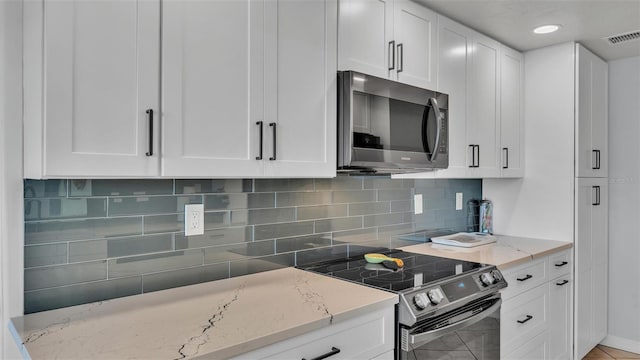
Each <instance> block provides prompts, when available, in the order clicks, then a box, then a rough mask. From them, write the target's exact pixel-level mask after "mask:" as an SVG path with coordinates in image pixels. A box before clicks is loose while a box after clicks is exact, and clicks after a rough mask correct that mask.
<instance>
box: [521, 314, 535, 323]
mask: <svg viewBox="0 0 640 360" xmlns="http://www.w3.org/2000/svg"><path fill="white" fill-rule="evenodd" d="M531 319H533V316H531V315H527V318H526V319H524V320H518V323H520V324H524V323H526V322H527V321H529V320H531Z"/></svg>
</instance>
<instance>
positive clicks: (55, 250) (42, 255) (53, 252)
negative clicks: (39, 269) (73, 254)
mask: <svg viewBox="0 0 640 360" xmlns="http://www.w3.org/2000/svg"><path fill="white" fill-rule="evenodd" d="M66 263H67V244H66V243H57V244H45V245H33V246H25V247H24V267H26V268H30V267H36V266H48V265H58V264H66Z"/></svg>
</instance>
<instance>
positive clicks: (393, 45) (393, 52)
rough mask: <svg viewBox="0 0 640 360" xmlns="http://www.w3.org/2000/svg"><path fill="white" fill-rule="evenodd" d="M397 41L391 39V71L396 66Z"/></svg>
mask: <svg viewBox="0 0 640 360" xmlns="http://www.w3.org/2000/svg"><path fill="white" fill-rule="evenodd" d="M395 47H396V42H395V40H392V41H389V54H388V55H389V63H390V65H389V71H391V70H393V69H395V68H396V49H395Z"/></svg>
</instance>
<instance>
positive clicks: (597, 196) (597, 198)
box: [591, 186, 600, 206]
mask: <svg viewBox="0 0 640 360" xmlns="http://www.w3.org/2000/svg"><path fill="white" fill-rule="evenodd" d="M592 188H593V189H594V190H595V191H596V201H595V202H592V203H591V205H593V206H598V205H600V186H592Z"/></svg>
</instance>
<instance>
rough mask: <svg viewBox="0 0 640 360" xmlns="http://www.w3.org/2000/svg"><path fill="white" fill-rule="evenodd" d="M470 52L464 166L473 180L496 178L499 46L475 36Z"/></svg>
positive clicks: (498, 115) (498, 113)
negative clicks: (467, 167) (467, 145)
mask: <svg viewBox="0 0 640 360" xmlns="http://www.w3.org/2000/svg"><path fill="white" fill-rule="evenodd" d="M472 51H473V54H472V66H471V71H470V75H471V81H470V88H469V92H468V96H469V98H468V101H469V111H468V113H467V141H468V142H469V147H468V150H467V151H468V156H469V159H468V161H467V162H468V163H469V164H471V165H470V166H472V167H470V170H471V172H470V174H471V176H472V177H478V178H484V177H497V176H498V175H499V174H500V171H499V168H498V157H497V154H498V147H499V142H498V137H499V130H500V128H499V119H500V107H499V101H500V83H499V81H498V76H499V74H500V44H499V43H498V42H496V41H494V40H491V39H489V38H487V37H485V36H482V35H480V34H476V35H475V40H474V42H473V50H472ZM474 147H475V148H474Z"/></svg>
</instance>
